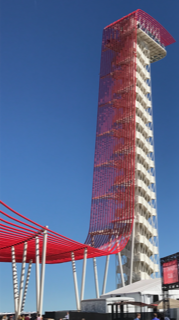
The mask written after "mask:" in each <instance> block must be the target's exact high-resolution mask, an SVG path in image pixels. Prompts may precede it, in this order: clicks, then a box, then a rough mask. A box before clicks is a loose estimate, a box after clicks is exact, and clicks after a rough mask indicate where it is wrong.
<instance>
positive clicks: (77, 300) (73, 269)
mask: <svg viewBox="0 0 179 320" xmlns="http://www.w3.org/2000/svg"><path fill="white" fill-rule="evenodd" d="M71 261H72V271H73V280H74V287H75V297H76V308H77V310H80V302H79V293H78V282H77V274H76V264H75V255H74V252H71Z"/></svg>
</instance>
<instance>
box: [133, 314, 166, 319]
mask: <svg viewBox="0 0 179 320" xmlns="http://www.w3.org/2000/svg"><path fill="white" fill-rule="evenodd" d="M140 318H141V314H140V313H137V316H136V318H135V319H134V320H139V319H140ZM152 320H170V319H169V318H168V317H166V316H165V315H164V313H159V314H157V313H154V315H153V318H152Z"/></svg>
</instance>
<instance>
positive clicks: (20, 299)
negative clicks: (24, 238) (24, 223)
mask: <svg viewBox="0 0 179 320" xmlns="http://www.w3.org/2000/svg"><path fill="white" fill-rule="evenodd" d="M26 256H27V242H24V252H23V257H22V266H21V278H20V288H19V303H18V316H19V315H20V313H21V307H22V297H23V288H24V277H25V266H26Z"/></svg>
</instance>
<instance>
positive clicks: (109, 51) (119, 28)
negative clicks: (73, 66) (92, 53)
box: [86, 10, 175, 286]
mask: <svg viewBox="0 0 179 320" xmlns="http://www.w3.org/2000/svg"><path fill="white" fill-rule="evenodd" d="M173 42H175V40H174V39H173V37H172V36H171V35H170V34H169V33H168V32H167V30H166V29H164V28H163V27H162V26H161V24H160V23H159V22H157V21H156V20H155V19H154V18H152V17H151V16H149V15H148V14H147V13H145V12H144V11H142V10H136V11H135V12H133V13H131V14H129V15H128V16H126V17H124V18H122V19H120V20H118V21H116V22H114V23H112V24H111V25H109V26H107V27H106V28H104V30H103V38H102V51H101V68H100V84H99V101H98V116H97V130H96V146H95V159H94V175H93V192H92V205H91V219H90V228H89V233H88V237H87V240H86V243H90V244H91V245H92V246H94V247H101V246H103V247H108V248H109V247H110V244H113V243H114V242H115V241H116V242H118V241H119V243H118V246H119V252H121V254H120V253H118V255H117V266H116V275H117V286H121V285H122V286H124V285H125V284H129V283H132V282H135V281H138V280H143V279H148V278H149V277H151V276H152V277H156V276H159V251H158V231H157V207H156V179H155V158H154V143H153V139H154V137H153V119H152V93H151V72H150V64H151V63H153V62H156V61H158V60H160V59H162V58H164V57H165V56H166V46H167V45H170V44H172V43H173ZM107 261H109V258H108V260H107ZM107 266H108V262H107Z"/></svg>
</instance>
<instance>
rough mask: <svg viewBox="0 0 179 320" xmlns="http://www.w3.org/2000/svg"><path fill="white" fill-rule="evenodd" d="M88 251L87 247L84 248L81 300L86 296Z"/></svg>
mask: <svg viewBox="0 0 179 320" xmlns="http://www.w3.org/2000/svg"><path fill="white" fill-rule="evenodd" d="M87 251H88V250H87V248H85V250H84V259H83V271H82V280H81V297H80V301H82V300H83V298H84V288H85V276H86V258H87Z"/></svg>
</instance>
